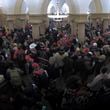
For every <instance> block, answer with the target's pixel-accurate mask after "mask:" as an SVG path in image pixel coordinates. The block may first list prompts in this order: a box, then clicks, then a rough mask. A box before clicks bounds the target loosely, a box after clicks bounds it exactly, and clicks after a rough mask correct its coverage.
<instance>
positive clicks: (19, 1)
mask: <svg viewBox="0 0 110 110" xmlns="http://www.w3.org/2000/svg"><path fill="white" fill-rule="evenodd" d="M23 1H24V0H16V5H15V11H14V14H21V7H22V3H23Z"/></svg>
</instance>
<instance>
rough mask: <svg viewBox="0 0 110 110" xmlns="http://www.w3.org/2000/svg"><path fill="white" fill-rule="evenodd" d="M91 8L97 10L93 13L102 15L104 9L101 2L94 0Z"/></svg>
mask: <svg viewBox="0 0 110 110" xmlns="http://www.w3.org/2000/svg"><path fill="white" fill-rule="evenodd" d="M90 6H91V7H93V8H95V10H93V13H102V10H103V8H102V4H101V1H100V0H92V2H91V3H90Z"/></svg>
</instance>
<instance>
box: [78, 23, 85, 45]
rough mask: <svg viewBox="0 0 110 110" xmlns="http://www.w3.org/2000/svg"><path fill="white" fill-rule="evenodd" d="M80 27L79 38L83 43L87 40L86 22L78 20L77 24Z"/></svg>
mask: <svg viewBox="0 0 110 110" xmlns="http://www.w3.org/2000/svg"><path fill="white" fill-rule="evenodd" d="M77 28H78V38H79V41H80V42H81V43H83V42H84V40H85V23H84V22H78V24H77Z"/></svg>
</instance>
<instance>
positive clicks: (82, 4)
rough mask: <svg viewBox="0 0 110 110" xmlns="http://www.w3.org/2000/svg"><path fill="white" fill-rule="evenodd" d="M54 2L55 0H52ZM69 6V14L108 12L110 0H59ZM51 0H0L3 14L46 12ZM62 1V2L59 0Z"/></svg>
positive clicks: (109, 10) (0, 8)
mask: <svg viewBox="0 0 110 110" xmlns="http://www.w3.org/2000/svg"><path fill="white" fill-rule="evenodd" d="M52 1H53V2H56V0H52ZM59 1H64V2H65V3H66V4H67V5H68V7H69V13H70V14H86V13H87V11H90V12H91V13H110V0H59ZM50 2H51V0H0V10H1V11H0V12H2V13H4V14H26V13H29V14H46V13H47V9H48V5H49V3H50ZM61 3H62V2H61Z"/></svg>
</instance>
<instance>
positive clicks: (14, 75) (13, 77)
mask: <svg viewBox="0 0 110 110" xmlns="http://www.w3.org/2000/svg"><path fill="white" fill-rule="evenodd" d="M9 74H10V83H11V84H12V85H13V86H21V84H22V80H21V77H20V75H19V72H18V70H17V69H13V70H12V69H10V70H9Z"/></svg>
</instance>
